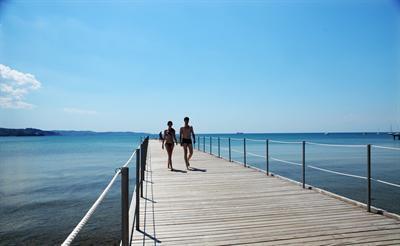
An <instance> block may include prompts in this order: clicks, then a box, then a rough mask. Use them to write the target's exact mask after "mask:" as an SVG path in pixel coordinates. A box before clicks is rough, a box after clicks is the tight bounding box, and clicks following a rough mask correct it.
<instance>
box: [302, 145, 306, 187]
mask: <svg viewBox="0 0 400 246" xmlns="http://www.w3.org/2000/svg"><path fill="white" fill-rule="evenodd" d="M302 145H303V158H302V159H303V161H302V172H301V174H302V178H301V180H302V184H303V188H306V141H303V143H302Z"/></svg>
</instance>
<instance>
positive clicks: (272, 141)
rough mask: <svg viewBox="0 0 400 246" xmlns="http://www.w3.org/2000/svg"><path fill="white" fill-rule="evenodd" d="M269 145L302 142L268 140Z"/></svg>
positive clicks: (297, 142)
mask: <svg viewBox="0 0 400 246" xmlns="http://www.w3.org/2000/svg"><path fill="white" fill-rule="evenodd" d="M269 142H270V143H279V144H301V143H303V142H299V141H280V140H269Z"/></svg>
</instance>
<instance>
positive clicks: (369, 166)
mask: <svg viewBox="0 0 400 246" xmlns="http://www.w3.org/2000/svg"><path fill="white" fill-rule="evenodd" d="M367 155H368V157H367V161H368V162H367V165H368V166H367V169H368V170H367V196H368V197H367V209H368V212H371V144H368V145H367Z"/></svg>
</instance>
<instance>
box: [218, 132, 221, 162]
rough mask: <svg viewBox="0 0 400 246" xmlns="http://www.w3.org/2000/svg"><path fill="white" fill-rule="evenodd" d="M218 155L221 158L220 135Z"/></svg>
mask: <svg viewBox="0 0 400 246" xmlns="http://www.w3.org/2000/svg"><path fill="white" fill-rule="evenodd" d="M218 157H219V158H221V142H220V138H219V137H218Z"/></svg>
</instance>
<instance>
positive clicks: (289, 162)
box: [270, 157, 302, 166]
mask: <svg viewBox="0 0 400 246" xmlns="http://www.w3.org/2000/svg"><path fill="white" fill-rule="evenodd" d="M270 159H271V160H274V161H277V162H282V163H285V164H290V165H295V166H302V164H300V163H297V162H293V161H285V160H282V159H278V158H273V157H270Z"/></svg>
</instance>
